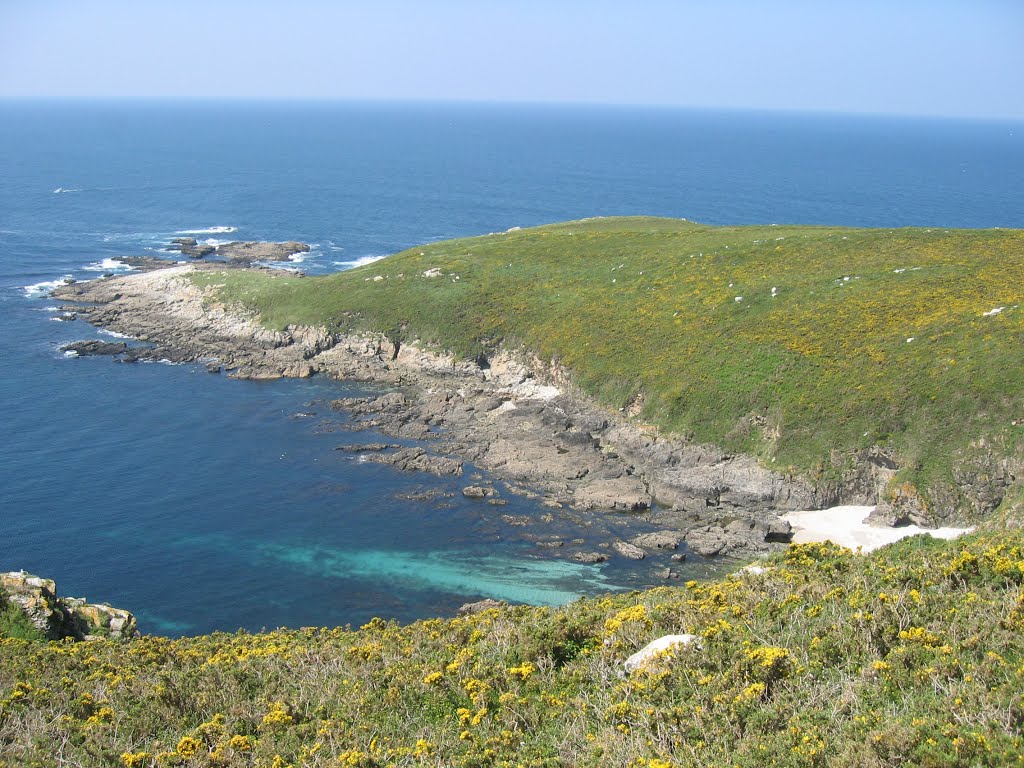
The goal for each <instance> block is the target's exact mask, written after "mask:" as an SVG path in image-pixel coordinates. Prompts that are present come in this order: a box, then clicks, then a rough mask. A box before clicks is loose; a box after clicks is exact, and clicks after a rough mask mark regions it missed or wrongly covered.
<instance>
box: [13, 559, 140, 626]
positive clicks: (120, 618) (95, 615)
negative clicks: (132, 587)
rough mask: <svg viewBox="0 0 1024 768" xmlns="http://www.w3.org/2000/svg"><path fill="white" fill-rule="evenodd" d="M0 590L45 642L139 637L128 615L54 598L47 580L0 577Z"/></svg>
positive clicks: (18, 573) (28, 576) (18, 574)
mask: <svg viewBox="0 0 1024 768" xmlns="http://www.w3.org/2000/svg"><path fill="white" fill-rule="evenodd" d="M0 589H2V590H3V592H4V593H6V595H7V597H8V599H9V600H10V602H12V603H14V604H15V605H17V606H18V607H19V608H21V610H22V612H24V614H25V615H26V616H27V617H28V619H29V621H31V622H32V624H33V625H34V626H35V627H36V628H37V629H38V630H39V631H40V632H42V633H43V635H45V636H46V638H47V639H49V640H62V639H64V638H66V637H72V638H74V639H76V640H88V639H91V638H94V637H109V638H112V639H115V640H127V639H130V638H133V637H135V636H136V635H138V633H139V631H138V625H137V623H136V621H135V617H134V616H133V615H132V614H131V613H129V612H128V611H125V610H122V609H120V608H111V607H110V606H109V605H104V604H94V603H89V602H87V601H86V600H85V598H76V597H66V598H62V597H58V595H57V588H56V585H55V584H54V582H53V581H52V580H51V579H42V578H39V577H38V576H33V575H32V574H29V573H25V572H24V571H11V572H9V573H0Z"/></svg>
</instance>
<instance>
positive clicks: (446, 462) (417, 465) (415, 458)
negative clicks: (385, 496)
mask: <svg viewBox="0 0 1024 768" xmlns="http://www.w3.org/2000/svg"><path fill="white" fill-rule="evenodd" d="M368 458H369V460H370V461H375V462H377V463H378V464H391V465H393V466H395V467H398V468H399V469H401V470H402V471H403V472H429V473H431V474H432V475H437V476H438V477H444V476H445V475H453V476H455V477H458V476H459V475H461V474H462V462H461V461H459V460H458V459H450V458H448V457H446V456H435V455H433V454H430V453H427V452H426V451H425V450H423V449H422V448H403V449H402V450H400V451H396V452H395V453H390V454H374V455H371V456H369V457H368Z"/></svg>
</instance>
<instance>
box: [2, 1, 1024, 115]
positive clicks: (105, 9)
mask: <svg viewBox="0 0 1024 768" xmlns="http://www.w3.org/2000/svg"><path fill="white" fill-rule="evenodd" d="M26 97H28V98H34V97H44V98H50V97H73V98H204V99H206V98H214V99H222V98H242V99H251V98H271V99H277V98H299V99H308V98H314V99H385V100H407V99H417V100H419V99H424V100H459V101H463V100H467V101H528V102H591V103H594V102H596V103H613V104H658V105H677V106H685V107H725V108H754V109H782V110H790V109H792V110H816V111H817V110H824V111H841V112H867V113H888V114H918V115H948V116H957V117H1005V118H1012V119H1024V0H956V1H954V0H887V2H877V1H876V0H857V1H856V2H855V1H853V0H763V1H760V2H755V1H754V0H720V1H719V2H713V1H712V0H705V1H703V2H698V1H695V0H676V1H675V2H670V1H669V0H633V1H632V2H629V1H628V0H618V2H605V1H604V0H586V1H584V0H562V1H559V0H548V1H547V2H541V1H540V0H519V1H517V0H507V1H506V2H494V1H493V0H492V1H491V2H488V0H432V1H429V0H424V1H422V2H413V1H412V0H365V1H364V2H349V1H348V0H334V1H333V2H329V1H328V0H279V1H278V2H264V0H244V1H243V0H205V2H196V0H130V1H128V0H0V98H26Z"/></svg>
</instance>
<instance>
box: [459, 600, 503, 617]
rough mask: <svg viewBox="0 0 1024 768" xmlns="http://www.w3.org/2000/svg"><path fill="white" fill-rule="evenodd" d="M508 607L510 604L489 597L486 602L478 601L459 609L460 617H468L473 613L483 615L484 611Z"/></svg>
mask: <svg viewBox="0 0 1024 768" xmlns="http://www.w3.org/2000/svg"><path fill="white" fill-rule="evenodd" d="M506 605H508V603H506V602H505V601H504V600H492V599H491V598H489V597H488V598H487V599H485V600H478V601H476V602H475V603H465V604H464V605H463V606H462V607H460V608H459V615H460V616H466V615H468V614H472V613H482V612H483V611H486V610H489V609H491V608H503V607H505V606H506Z"/></svg>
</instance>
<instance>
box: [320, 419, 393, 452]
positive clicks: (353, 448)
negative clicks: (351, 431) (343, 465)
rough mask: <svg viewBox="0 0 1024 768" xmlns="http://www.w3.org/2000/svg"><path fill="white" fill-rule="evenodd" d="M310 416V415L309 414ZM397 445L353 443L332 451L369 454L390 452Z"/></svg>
mask: <svg viewBox="0 0 1024 768" xmlns="http://www.w3.org/2000/svg"><path fill="white" fill-rule="evenodd" d="M310 415H312V414H310ZM401 447H402V446H400V445H398V444H397V443H354V444H353V445H339V446H337V447H336V448H335V449H334V450H336V451H344V452H345V453H371V452H376V451H390V450H392V449H394V448H401Z"/></svg>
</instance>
